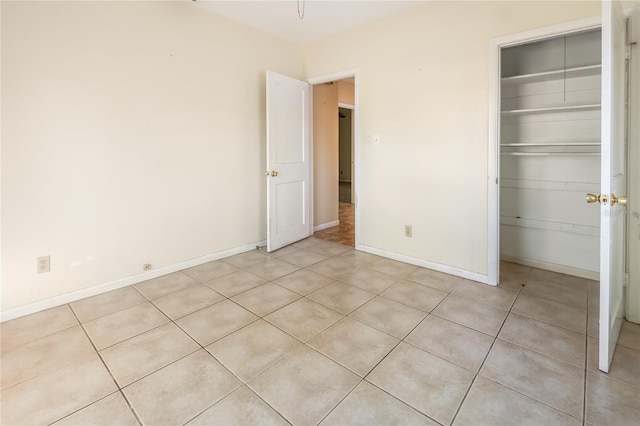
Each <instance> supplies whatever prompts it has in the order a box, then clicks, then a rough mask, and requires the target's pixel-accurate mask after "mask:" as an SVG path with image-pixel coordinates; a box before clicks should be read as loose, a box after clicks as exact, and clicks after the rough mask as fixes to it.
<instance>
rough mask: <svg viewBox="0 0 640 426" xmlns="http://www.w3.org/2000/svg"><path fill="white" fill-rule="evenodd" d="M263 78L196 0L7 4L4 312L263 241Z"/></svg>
mask: <svg viewBox="0 0 640 426" xmlns="http://www.w3.org/2000/svg"><path fill="white" fill-rule="evenodd" d="M266 69H271V70H274V71H277V72H280V73H283V74H287V75H290V76H293V77H297V78H301V77H303V75H302V71H303V67H302V58H301V50H300V47H298V46H296V45H294V44H291V43H288V42H285V41H283V40H281V39H278V38H275V37H271V36H269V35H266V34H264V33H261V32H258V31H255V30H252V29H249V28H248V27H245V26H242V25H239V24H236V23H233V22H230V21H228V20H225V19H223V18H220V17H217V16H216V15H213V14H211V13H208V12H206V11H203V10H201V9H200V8H196V7H193V5H192V4H191V2H15V3H14V2H2V99H1V102H2V135H1V136H2V310H3V311H4V310H6V309H9V308H15V307H19V306H24V305H28V304H31V303H34V302H38V301H42V300H44V299H47V298H51V297H54V296H59V295H64V294H67V293H70V292H74V291H77V290H80V289H84V288H87V287H91V286H96V285H100V284H105V283H109V282H112V281H114V280H118V279H122V278H124V277H127V276H131V275H135V274H138V273H140V272H142V264H143V263H152V264H153V266H154V269H157V268H160V267H163V266H166V265H173V264H176V263H179V262H183V261H186V260H188V259H192V258H197V257H200V256H204V255H208V254H212V253H218V252H220V251H223V250H226V249H230V248H235V247H239V246H242V245H245V244H250V243H254V242H256V241H259V240H262V239H264V238H265V237H266V228H265V215H266V213H265V208H266V202H265V183H264V176H263V172H264V167H265V163H266V159H265V149H264V146H265V136H264V135H265V119H264V117H265V109H264V105H265V99H264V93H265V86H264V79H265V70H266ZM238 171H241V173H238ZM334 175H335V174H334ZM42 255H51V272H50V273H48V274H40V275H36V273H35V270H36V257H37V256H42Z"/></svg>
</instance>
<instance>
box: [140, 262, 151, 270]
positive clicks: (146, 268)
mask: <svg viewBox="0 0 640 426" xmlns="http://www.w3.org/2000/svg"><path fill="white" fill-rule="evenodd" d="M149 269H151V264H150V263H145V264H144V265H142V270H143V271H148V270H149Z"/></svg>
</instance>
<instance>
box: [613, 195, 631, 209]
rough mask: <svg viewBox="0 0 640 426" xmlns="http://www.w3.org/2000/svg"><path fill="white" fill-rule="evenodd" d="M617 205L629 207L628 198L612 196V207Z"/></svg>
mask: <svg viewBox="0 0 640 426" xmlns="http://www.w3.org/2000/svg"><path fill="white" fill-rule="evenodd" d="M615 203H618V204H620V205H621V206H624V207H627V196H626V195H621V196H619V197H616V195H615V194H611V205H614V204H615Z"/></svg>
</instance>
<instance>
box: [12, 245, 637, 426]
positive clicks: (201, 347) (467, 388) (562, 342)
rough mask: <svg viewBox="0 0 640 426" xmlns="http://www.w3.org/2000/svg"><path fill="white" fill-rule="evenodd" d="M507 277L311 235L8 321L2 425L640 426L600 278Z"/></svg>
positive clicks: (625, 343) (514, 273)
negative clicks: (473, 274)
mask: <svg viewBox="0 0 640 426" xmlns="http://www.w3.org/2000/svg"><path fill="white" fill-rule="evenodd" d="M501 274H502V284H501V286H499V287H498V288H494V287H489V286H486V285H482V284H479V283H474V282H470V281H467V280H463V279H461V278H458V277H454V276H450V275H447V274H443V273H440V272H435V271H431V270H428V269H423V268H418V267H415V266H412V265H407V264H404V263H401V262H396V261H393V260H389V259H383V258H380V257H376V256H372V255H369V254H366V253H362V252H356V251H354V250H353V249H351V248H349V247H345V246H341V245H337V244H333V243H330V242H327V241H322V240H320V239H317V238H309V239H306V240H303V241H301V242H299V243H296V244H295V245H293V246H290V247H286V248H284V249H282V250H279V251H277V252H275V253H271V254H267V253H265V252H263V251H251V252H247V253H243V254H240V255H236V256H232V257H229V258H226V259H223V260H220V261H216V262H211V263H208V264H205V265H201V266H197V267H194V268H190V269H187V270H185V271H181V272H176V273H173V274H170V275H167V276H164V277H160V278H156V279H153V280H149V281H146V282H142V283H139V284H135V285H133V286H130V287H126V288H122V289H120V290H116V291H113V292H110V293H107V294H102V295H99V296H96V297H92V298H89V299H84V300H81V301H78V302H74V303H71V304H69V305H64V306H60V307H57V308H54V309H50V310H48V311H44V312H40V313H37V314H33V315H30V316H27V317H23V318H19V319H16V320H13V321H8V322H5V323H3V324H2V325H1V330H2V336H1V343H2V352H1V357H2V358H1V361H2V371H1V372H2V374H1V378H2V380H1V385H2V393H1V396H0V404H1V405H0V407H1V410H2V413H1V417H0V423H2V424H3V425H40V424H42V425H44V424H56V425H57V424H66V425H86V424H117V425H128V424H131V425H135V424H139V423H141V424H153V425H156V424H167V425H181V424H187V423H188V424H191V425H215V424H223V425H251V424H257V425H265V424H281V425H287V424H294V425H315V424H319V423H320V424H322V425H359V424H362V425H381V424H403V425H414V424H416V425H417V424H421V425H422V424H425V425H436V424H443V425H450V424H454V425H501V424H502V425H556V424H558V425H559V424H562V425H586V424H589V425H616V426H622V425H637V424H638V423H637V422H638V418H640V326H638V325H635V324H631V323H627V322H625V323H624V325H623V329H622V334H621V336H620V340H619V345H618V347H617V349H616V355H615V357H614V360H613V367H612V369H611V371H610V373H609V374H603V373H601V372H599V371H598V368H597V357H598V353H597V344H598V340H597V337H598V336H597V313H598V283H597V282H594V281H588V280H584V279H580V278H575V277H568V276H563V275H559V274H554V273H550V272H546V271H541V270H536V269H534V270H532V269H531V268H528V267H524V266H519V265H515V264H509V263H504V264H503V267H502V271H501ZM594 318H595V319H594Z"/></svg>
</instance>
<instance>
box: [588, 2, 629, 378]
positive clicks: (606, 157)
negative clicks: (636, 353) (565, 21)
mask: <svg viewBox="0 0 640 426" xmlns="http://www.w3.org/2000/svg"><path fill="white" fill-rule="evenodd" d="M626 51H627V46H626V18H625V15H624V12H623V11H622V7H621V6H620V3H619V2H618V1H603V2H602V140H601V143H602V148H601V149H602V166H601V167H602V169H601V173H602V176H601V188H600V196H599V197H595V198H596V199H597V200H598V201H600V209H601V210H600V213H601V215H600V218H601V219H600V221H601V222H600V342H599V345H600V348H599V368H600V370H602V371H604V372H608V371H609V366H610V365H611V360H612V358H613V352H614V350H615V347H616V343H617V341H618V336H619V334H620V327H621V326H622V317H623V314H624V312H623V309H624V303H623V286H624V280H625V215H626V195H627V191H626V183H627V177H626V170H625V169H626V158H625V152H626V151H625V141H624V139H625V121H626V111H625V95H626V78H625V57H626ZM588 198H589V197H588ZM593 200H594V196H591V199H590V201H593Z"/></svg>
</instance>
